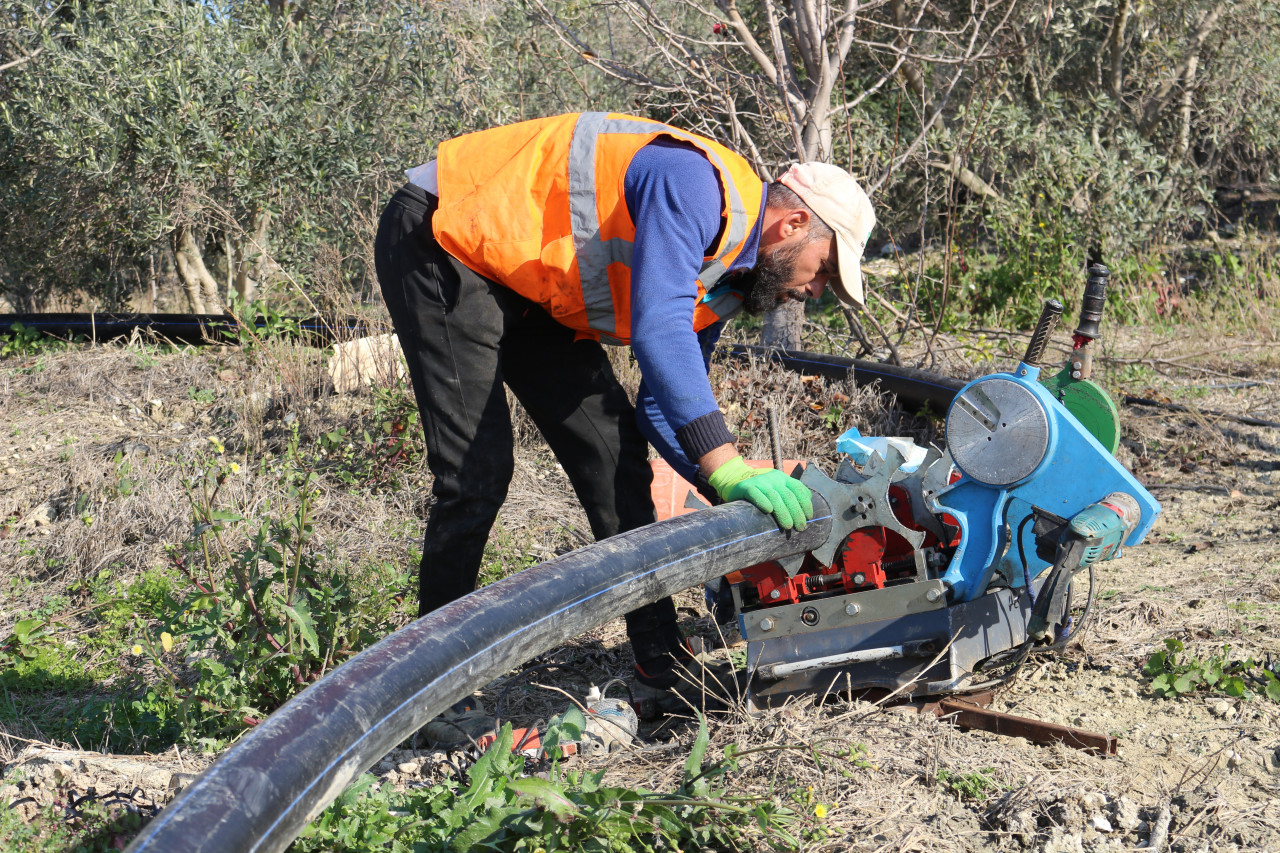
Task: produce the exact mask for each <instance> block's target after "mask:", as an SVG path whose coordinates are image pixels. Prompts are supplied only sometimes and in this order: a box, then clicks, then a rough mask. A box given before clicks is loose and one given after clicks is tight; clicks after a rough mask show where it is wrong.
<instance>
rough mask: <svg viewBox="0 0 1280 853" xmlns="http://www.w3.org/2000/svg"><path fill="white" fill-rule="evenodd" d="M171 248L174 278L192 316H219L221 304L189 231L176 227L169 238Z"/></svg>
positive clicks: (214, 285) (186, 226) (215, 283)
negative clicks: (184, 295)
mask: <svg viewBox="0 0 1280 853" xmlns="http://www.w3.org/2000/svg"><path fill="white" fill-rule="evenodd" d="M169 239H170V244H171V245H172V247H173V257H174V261H175V263H176V264H177V267H178V277H179V278H180V279H182V289H183V290H184V291H186V294H187V304H188V305H190V307H191V313H193V314H221V313H222V312H223V307H222V300H221V299H220V298H219V296H218V282H216V281H214V278H213V276H212V275H210V274H209V270H208V269H207V268H206V267H205V265H204V256H203V255H201V254H200V247H199V246H197V245H196V241H195V238H194V237H193V236H192V235H191V227H190V226H188V225H179V226H178V227H177V228H175V229H174V231H173V233H172V234H171V235H170V237H169Z"/></svg>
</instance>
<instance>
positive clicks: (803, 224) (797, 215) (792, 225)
mask: <svg viewBox="0 0 1280 853" xmlns="http://www.w3.org/2000/svg"><path fill="white" fill-rule="evenodd" d="M778 224H779V226H780V227H779V229H778V230H779V236H781V237H782V238H784V239H785V238H787V237H790V236H791V235H792V233H793V232H795V231H803V230H806V229H808V227H809V211H807V210H789V211H787V212H786V214H784V215H783V217H782V221H781V222H780V223H778Z"/></svg>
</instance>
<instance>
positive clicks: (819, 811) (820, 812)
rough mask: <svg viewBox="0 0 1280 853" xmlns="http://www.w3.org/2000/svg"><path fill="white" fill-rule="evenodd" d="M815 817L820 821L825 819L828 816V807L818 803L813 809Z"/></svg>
mask: <svg viewBox="0 0 1280 853" xmlns="http://www.w3.org/2000/svg"><path fill="white" fill-rule="evenodd" d="M813 816H814V817H816V818H817V819H818V820H822V819H823V818H824V817H826V816H827V807H826V806H824V805H823V804H822V803H818V804H817V805H816V806H814V807H813Z"/></svg>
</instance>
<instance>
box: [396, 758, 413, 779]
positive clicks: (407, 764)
mask: <svg viewBox="0 0 1280 853" xmlns="http://www.w3.org/2000/svg"><path fill="white" fill-rule="evenodd" d="M396 770H397V771H399V772H400V773H403V774H404V775H406V776H413V775H414V774H416V773H417V772H418V762H416V761H402V762H401V763H399V764H397V765H396Z"/></svg>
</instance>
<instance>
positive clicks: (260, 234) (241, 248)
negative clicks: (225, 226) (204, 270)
mask: <svg viewBox="0 0 1280 853" xmlns="http://www.w3.org/2000/svg"><path fill="white" fill-rule="evenodd" d="M270 228H271V214H270V213H269V212H268V211H265V210H263V211H259V212H258V213H257V215H256V216H255V217H254V223H253V234H252V235H251V236H250V237H249V238H248V240H247V241H241V242H239V243H237V244H236V250H235V279H234V282H233V284H234V286H235V289H236V294H237V295H238V296H239V297H240V299H241V301H242V302H245V303H248V302H252V301H253V300H254V299H255V298H256V297H257V295H258V282H259V281H261V280H262V278H263V274H262V271H263V269H265V267H266V265H265V263H264V262H263V259H264V258H265V257H266V254H267V232H268V231H269V230H270Z"/></svg>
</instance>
